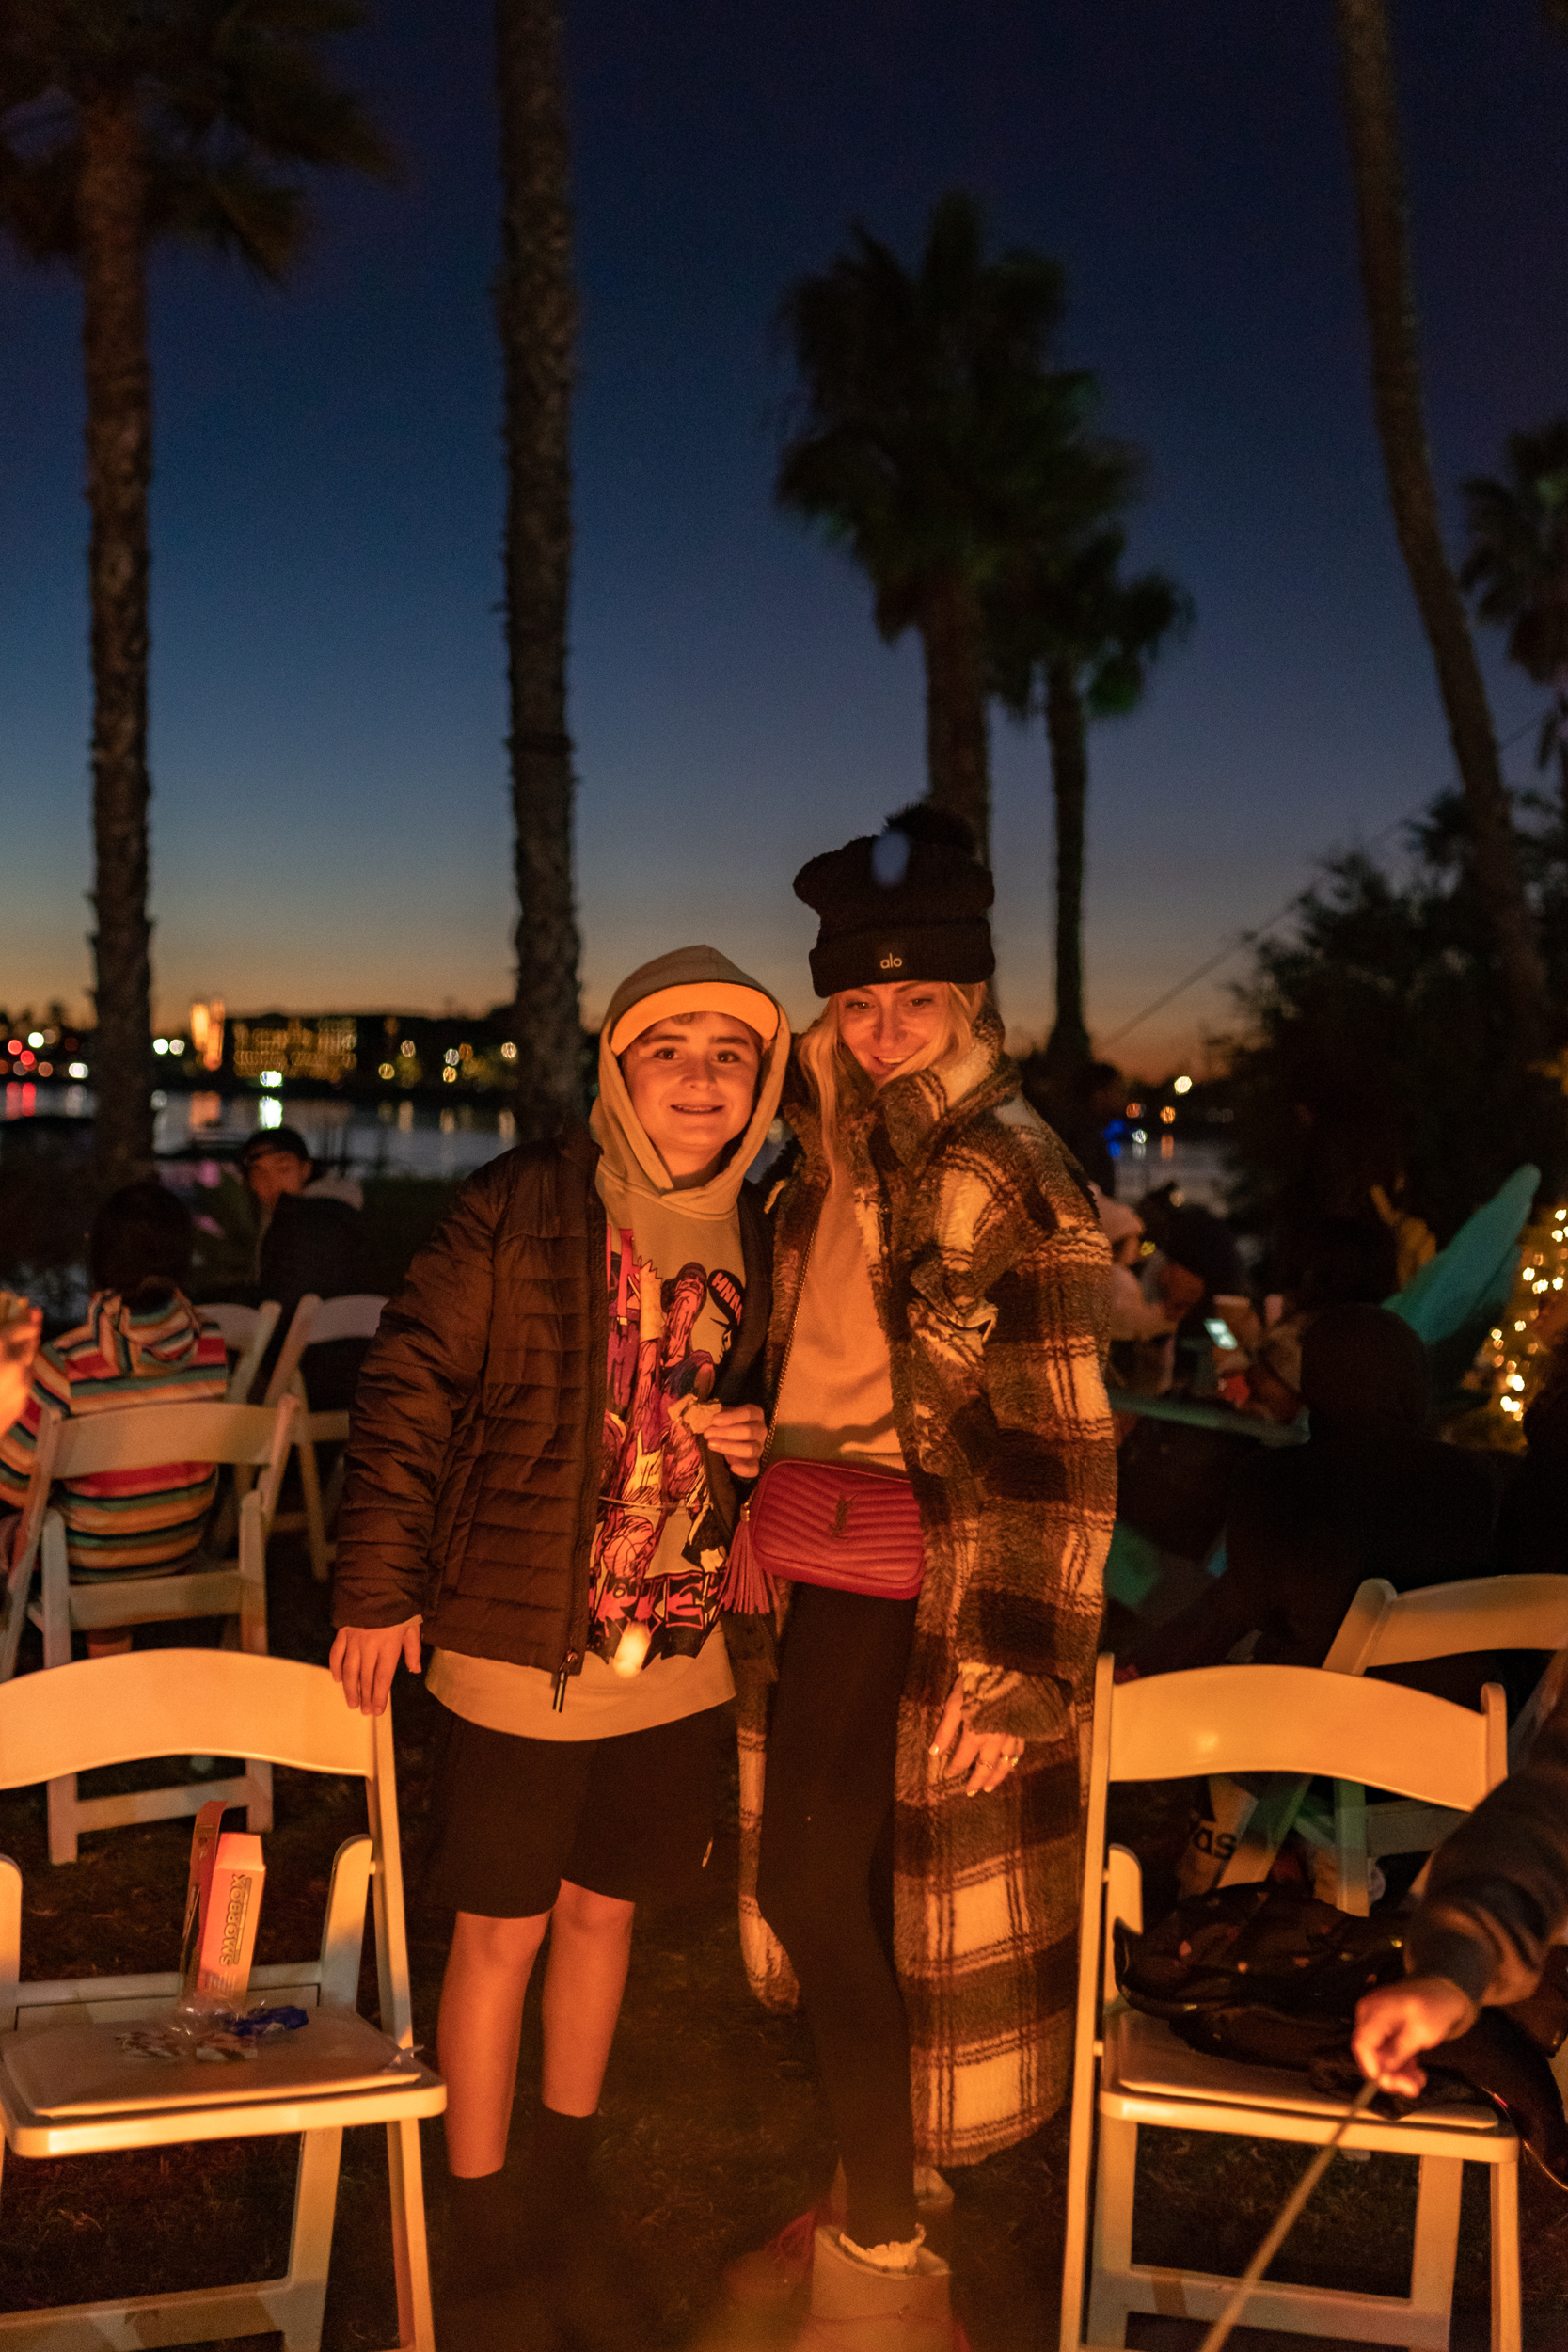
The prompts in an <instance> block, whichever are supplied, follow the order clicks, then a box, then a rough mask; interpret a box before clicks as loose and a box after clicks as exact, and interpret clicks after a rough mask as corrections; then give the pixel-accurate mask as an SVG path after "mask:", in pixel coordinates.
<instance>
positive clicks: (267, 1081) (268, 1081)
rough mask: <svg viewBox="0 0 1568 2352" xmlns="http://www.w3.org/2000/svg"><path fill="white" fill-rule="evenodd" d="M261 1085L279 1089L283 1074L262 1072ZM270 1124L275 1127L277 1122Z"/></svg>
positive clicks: (271, 1071)
mask: <svg viewBox="0 0 1568 2352" xmlns="http://www.w3.org/2000/svg"><path fill="white" fill-rule="evenodd" d="M282 1083H283V1073H282V1072H281V1070H263V1071H262V1072H261V1084H262V1085H263V1086H264V1087H280V1086H281V1085H282ZM270 1123H271V1124H273V1125H276V1124H277V1121H276V1120H273V1121H272V1122H270Z"/></svg>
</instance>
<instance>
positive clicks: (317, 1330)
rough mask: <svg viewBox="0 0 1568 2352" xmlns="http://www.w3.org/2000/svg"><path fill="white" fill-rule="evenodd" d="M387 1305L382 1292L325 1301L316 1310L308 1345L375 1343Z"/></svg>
mask: <svg viewBox="0 0 1568 2352" xmlns="http://www.w3.org/2000/svg"><path fill="white" fill-rule="evenodd" d="M386 1304H387V1301H386V1298H385V1296H384V1295H383V1294H382V1293H381V1292H380V1291H350V1292H348V1293H346V1294H345V1295H344V1296H343V1297H341V1298H324V1299H323V1300H322V1302H321V1305H320V1306H319V1307H318V1308H317V1309H316V1319H315V1321H314V1323H313V1324H312V1325H311V1327H310V1337H309V1346H311V1347H321V1346H324V1345H325V1343H326V1342H327V1341H328V1340H373V1339H374V1337H375V1335H376V1331H377V1329H378V1328H379V1327H380V1323H381V1310H382V1309H383V1307H385V1305H386Z"/></svg>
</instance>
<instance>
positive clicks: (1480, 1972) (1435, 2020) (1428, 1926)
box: [1354, 1651, 1568, 2098]
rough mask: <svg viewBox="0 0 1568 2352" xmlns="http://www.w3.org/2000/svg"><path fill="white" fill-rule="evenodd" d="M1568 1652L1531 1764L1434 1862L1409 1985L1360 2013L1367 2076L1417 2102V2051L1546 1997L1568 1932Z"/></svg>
mask: <svg viewBox="0 0 1568 2352" xmlns="http://www.w3.org/2000/svg"><path fill="white" fill-rule="evenodd" d="M1565 1665H1568V1654H1565V1653H1563V1652H1561V1651H1560V1652H1559V1653H1558V1658H1557V1661H1556V1663H1555V1665H1554V1666H1553V1667H1552V1668H1551V1669H1549V1671H1550V1672H1551V1673H1552V1674H1553V1675H1554V1676H1556V1677H1560V1684H1559V1690H1558V1693H1557V1699H1556V1704H1555V1705H1554V1706H1553V1707H1552V1708H1550V1711H1549V1712H1548V1713H1547V1715H1546V1717H1545V1720H1544V1723H1543V1724H1542V1726H1541V1729H1540V1731H1539V1732H1538V1733H1537V1735H1536V1739H1535V1743H1534V1745H1533V1746H1532V1747H1531V1749H1530V1752H1529V1755H1528V1758H1527V1759H1526V1761H1525V1763H1524V1764H1523V1765H1521V1766H1520V1768H1519V1770H1518V1771H1517V1772H1512V1773H1511V1774H1510V1775H1509V1777H1508V1779H1507V1780H1504V1781H1499V1782H1498V1784H1497V1788H1494V1789H1493V1791H1492V1793H1491V1795H1490V1796H1489V1797H1486V1798H1484V1799H1483V1800H1482V1802H1481V1804H1478V1805H1477V1807H1476V1809H1475V1811H1474V1812H1473V1813H1471V1814H1468V1815H1467V1816H1466V1817H1465V1820H1463V1821H1461V1823H1460V1824H1459V1827H1458V1828H1457V1829H1456V1830H1455V1831H1454V1833H1453V1836H1451V1837H1449V1838H1446V1839H1445V1840H1444V1842H1443V1844H1442V1845H1441V1846H1439V1847H1438V1849H1437V1851H1436V1852H1435V1853H1434V1854H1433V1858H1432V1865H1431V1874H1430V1876H1429V1878H1428V1880H1427V1888H1426V1893H1425V1894H1424V1896H1423V1897H1422V1899H1421V1901H1420V1905H1419V1907H1418V1910H1417V1912H1416V1914H1415V1916H1414V1917H1413V1918H1412V1919H1411V1921H1410V1924H1409V1926H1408V1928H1407V1929H1406V1931H1405V1938H1404V1961H1405V1966H1406V1968H1407V1969H1408V1970H1409V1972H1410V1973H1409V1975H1408V1976H1407V1977H1406V1978H1405V1980H1404V1982H1403V1983H1402V1984H1386V1985H1380V1986H1379V1987H1378V1989H1377V1991H1376V1992H1374V1993H1369V1994H1367V1996H1366V1998H1365V1999H1364V2000H1362V2001H1361V2002H1360V2003H1359V2004H1358V2006H1357V2008H1356V2011H1355V2034H1354V2050H1355V2055H1356V2058H1357V2059H1358V2060H1359V2062H1360V2066H1361V2071H1362V2073H1363V2074H1370V2075H1373V2076H1375V2077H1376V2079H1377V2081H1378V2082H1379V2083H1380V2084H1381V2085H1382V2087H1383V2089H1384V2090H1392V2091H1397V2092H1399V2093H1400V2094H1401V2095H1402V2097H1404V2098H1414V2097H1415V2095H1416V2093H1417V2092H1418V2090H1420V2088H1421V2086H1422V2083H1423V2082H1424V2081H1425V2076H1424V2075H1423V2074H1422V2072H1421V2070H1420V2068H1419V2067H1418V2065H1416V2064H1415V2062H1414V2061H1415V2058H1416V2056H1417V2053H1418V2051H1421V2050H1431V2049H1434V2048H1435V2047H1436V2046H1437V2044H1438V2043H1439V2042H1449V2041H1451V2040H1452V2039H1453V2037H1454V2036H1455V2035H1456V2034H1461V2033H1465V2032H1466V2031H1467V2030H1468V2028H1469V2027H1470V2026H1472V2025H1474V2023H1475V2020H1476V2012H1477V2010H1481V2009H1488V2008H1497V2007H1499V2006H1500V2005H1502V2004H1504V2003H1506V2002H1510V2001H1522V2000H1524V1999H1526V1998H1527V1997H1528V1994H1531V1993H1533V1992H1534V1991H1535V1988H1536V1985H1537V1984H1538V1983H1539V1981H1540V1978H1541V1971H1542V1968H1543V1966H1544V1963H1545V1958H1546V1947H1547V1946H1548V1945H1549V1944H1555V1943H1558V1942H1560V1940H1561V1938H1562V1934H1563V1930H1564V1928H1565V1927H1568V1675H1565V1674H1564V1673H1563V1669H1564V1666H1565Z"/></svg>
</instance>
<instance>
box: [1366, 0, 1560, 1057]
mask: <svg viewBox="0 0 1568 2352" xmlns="http://www.w3.org/2000/svg"><path fill="white" fill-rule="evenodd" d="M1338 22H1339V45H1340V61H1341V67H1342V72H1343V84H1344V93H1345V112H1346V117H1347V120H1348V124H1349V130H1350V149H1351V168H1352V173H1353V177H1354V183H1355V202H1356V215H1357V224H1358V230H1359V240H1360V256H1361V283H1362V291H1363V294H1364V296H1365V300H1366V309H1367V325H1368V330H1369V333H1370V341H1371V358H1372V401H1373V406H1374V408H1375V411H1376V415H1377V429H1378V436H1379V438H1380V439H1381V441H1382V444H1383V462H1384V467H1385V469H1386V474H1387V479H1388V496H1389V501H1390V503H1391V504H1392V507H1393V510H1394V527H1395V530H1396V532H1398V534H1399V542H1400V548H1401V551H1402V554H1403V556H1404V562H1405V568H1406V570H1407V571H1408V573H1409V575H1410V584H1411V587H1412V588H1413V590H1414V591H1415V596H1416V603H1417V606H1418V610H1419V612H1420V616H1421V626H1422V628H1424V629H1425V631H1426V635H1427V641H1428V643H1429V644H1430V645H1431V647H1432V653H1433V661H1434V662H1435V664H1436V668H1437V683H1438V689H1439V691H1440V692H1441V694H1442V697H1443V708H1444V711H1445V713H1446V714H1447V717H1448V723H1449V739H1450V740H1451V742H1452V744H1453V752H1454V758H1455V760H1456V761H1457V763H1458V767H1459V774H1460V781H1461V783H1462V784H1463V786H1464V789H1465V801H1466V803H1467V804H1468V808H1469V812H1470V823H1471V829H1472V857H1473V870H1474V873H1475V879H1476V887H1477V890H1478V893H1479V895H1480V897H1481V904H1482V906H1483V907H1484V909H1485V911H1486V916H1487V920H1488V922H1489V924H1490V927H1491V930H1492V935H1493V942H1494V946H1495V950H1496V953H1497V964H1498V969H1499V972H1500V974H1501V977H1502V982H1503V989H1504V992H1505V994H1506V997H1507V1002H1508V1010H1509V1015H1510V1020H1511V1023H1512V1026H1513V1049H1514V1052H1515V1054H1516V1057H1517V1059H1518V1062H1519V1064H1520V1067H1521V1069H1528V1066H1529V1065H1530V1064H1531V1063H1532V1062H1535V1061H1537V1060H1539V1059H1540V1057H1542V1056H1543V1055H1544V1053H1545V1051H1546V1043H1547V1026H1548V1021H1547V1006H1546V973H1545V966H1544V962H1543V961H1542V957H1541V953H1540V950H1539V947H1538V946H1537V944H1536V936H1535V925H1534V922H1533V920H1532V918H1531V914H1530V909H1529V903H1528V899H1527V898H1526V897H1525V890H1524V884H1523V882H1522V880H1521V877H1520V872H1519V859H1518V850H1517V843H1516V840H1515V836H1514V832H1513V819H1512V817H1511V815H1510V812H1509V805H1508V796H1507V793H1506V791H1505V789H1504V786H1503V778H1502V765H1501V762H1500V760H1499V759H1498V756H1497V737H1496V734H1495V733H1494V730H1493V725H1492V713H1491V710H1490V708H1489V707H1488V705H1487V700H1486V689H1485V686H1484V684H1483V682H1482V679H1481V665H1480V663H1479V662H1478V661H1477V660H1476V649H1475V644H1474V642H1473V641H1472V639H1471V636H1470V630H1469V624H1468V622H1467V620H1466V617H1465V607H1464V604H1463V602H1462V601H1461V598H1460V594H1459V588H1458V584H1457V582H1456V581H1455V579H1454V576H1453V573H1452V571H1451V570H1450V568H1449V561H1448V556H1447V553H1446V551H1445V549H1444V546H1443V534H1442V528H1441V524H1440V522H1439V518H1438V512H1437V496H1436V492H1435V489H1434V488H1433V479H1432V460H1431V454H1430V452H1429V450H1428V447H1427V437H1426V421H1425V416H1424V414H1423V409H1422V402H1421V376H1420V357H1419V352H1418V344H1417V336H1416V305H1415V297H1414V294H1413V291H1412V286H1411V276H1410V252H1409V241H1408V234H1407V225H1406V206H1405V192H1404V173H1403V167H1402V162H1401V156H1400V140H1399V119H1398V113H1397V108H1396V103H1395V94H1394V72H1393V60H1392V56H1391V52H1390V46H1389V39H1388V18H1387V9H1386V0H1338Z"/></svg>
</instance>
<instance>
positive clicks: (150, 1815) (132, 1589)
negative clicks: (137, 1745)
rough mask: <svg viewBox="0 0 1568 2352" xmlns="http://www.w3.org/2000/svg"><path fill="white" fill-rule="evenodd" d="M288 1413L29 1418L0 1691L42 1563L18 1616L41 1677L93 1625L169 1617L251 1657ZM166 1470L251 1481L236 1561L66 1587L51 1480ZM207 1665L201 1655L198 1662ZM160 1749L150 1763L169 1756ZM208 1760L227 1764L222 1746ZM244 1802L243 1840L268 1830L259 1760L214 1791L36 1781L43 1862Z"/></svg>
mask: <svg viewBox="0 0 1568 2352" xmlns="http://www.w3.org/2000/svg"><path fill="white" fill-rule="evenodd" d="M295 1410H296V1407H295V1405H294V1401H293V1398H292V1397H286V1398H285V1399H284V1400H283V1403H282V1404H281V1405H279V1406H261V1405H128V1406H124V1407H123V1408H122V1409H121V1410H119V1411H117V1412H107V1413H93V1414H88V1415H85V1416H84V1417H83V1418H82V1419H81V1420H79V1421H77V1420H68V1419H62V1417H61V1416H60V1415H59V1414H58V1413H56V1412H55V1411H53V1410H52V1409H50V1408H49V1407H47V1406H46V1407H45V1408H44V1411H43V1413H42V1415H41V1417H40V1426H39V1436H38V1450H37V1454H36V1455H35V1457H34V1464H33V1477H32V1484H31V1486H29V1488H28V1494H27V1504H26V1508H25V1510H24V1514H23V1520H22V1528H21V1533H20V1536H19V1540H18V1554H17V1559H16V1562H15V1565H13V1567H12V1569H11V1572H10V1578H9V1584H8V1593H7V1610H8V1617H7V1624H6V1629H5V1638H4V1647H3V1650H0V1680H4V1679H6V1678H8V1677H9V1676H10V1675H11V1674H12V1673H13V1671H14V1668H15V1663H16V1644H17V1640H18V1639H19V1638H20V1634H21V1623H22V1614H23V1610H24V1606H25V1604H26V1595H27V1587H28V1583H29V1581H30V1579H31V1576H32V1570H33V1562H34V1559H35V1558H38V1559H40V1561H41V1565H42V1574H41V1578H40V1587H41V1596H40V1600H39V1601H37V1602H35V1603H34V1604H33V1605H32V1606H31V1607H30V1608H28V1609H27V1614H28V1615H29V1616H30V1617H31V1618H32V1620H33V1622H34V1623H35V1624H36V1625H39V1626H40V1627H41V1628H42V1630H43V1662H44V1666H45V1668H46V1669H50V1670H53V1669H55V1668H57V1667H61V1666H68V1665H69V1664H70V1663H71V1635H72V1633H76V1632H82V1633H86V1632H91V1631H94V1630H95V1629H98V1628H100V1627H106V1626H136V1625H164V1624H168V1623H171V1622H173V1621H175V1620H177V1619H179V1618H182V1617H227V1618H228V1619H230V1637H231V1638H232V1639H233V1640H234V1641H235V1642H237V1644H238V1645H239V1647H240V1648H241V1649H242V1650H247V1651H249V1652H251V1653H252V1654H255V1655H261V1654H264V1653H265V1650H266V1646H267V1583H266V1537H267V1528H268V1523H269V1520H270V1518H271V1514H272V1511H273V1509H274V1507H275V1505H276V1503H277V1489H278V1486H279V1485H280V1484H281V1482H282V1477H283V1465H284V1462H285V1461H286V1459H287V1457H288V1450H289V1436H290V1430H291V1427H292V1425H293V1417H294V1413H295ZM166 1462H232V1463H236V1464H239V1465H242V1466H244V1467H245V1469H248V1470H256V1469H260V1470H261V1473H262V1475H261V1483H260V1485H259V1486H256V1487H255V1488H254V1489H253V1490H252V1491H251V1492H250V1493H249V1494H247V1495H246V1496H245V1500H244V1502H242V1503H241V1506H240V1514H239V1549H238V1552H237V1554H236V1556H235V1558H234V1559H233V1560H231V1561H228V1562H223V1563H214V1562H211V1561H207V1560H204V1559H202V1557H201V1556H200V1555H199V1554H198V1556H197V1558H196V1560H195V1561H194V1562H193V1564H192V1565H191V1566H190V1567H189V1568H185V1569H182V1570H180V1571H179V1572H177V1573H176V1574H174V1575H172V1576H143V1577H138V1576H119V1577H113V1578H105V1579H104V1580H103V1581H102V1582H99V1583H72V1581H71V1568H70V1561H69V1555H68V1550H67V1539H66V1528H65V1521H64V1519H63V1518H61V1516H60V1513H59V1512H58V1511H57V1510H51V1509H50V1508H49V1507H48V1502H49V1491H50V1487H51V1486H52V1485H53V1483H54V1481H55V1479H57V1478H86V1477H89V1476H91V1475H93V1474H94V1473H96V1472H98V1471H102V1470H155V1469H157V1468H158V1467H159V1466H160V1465H161V1464H163V1463H166ZM207 1654H209V1655H210V1653H207ZM172 1752H173V1751H172V1750H171V1749H169V1748H165V1749H162V1750H159V1749H154V1750H153V1751H152V1753H153V1754H154V1755H158V1754H165V1755H166V1754H170V1753H172ZM215 1753H217V1754H219V1755H230V1756H231V1755H233V1754H235V1753H236V1751H235V1749H234V1747H233V1745H232V1743H231V1742H220V1744H219V1746H218V1748H217V1750H216V1751H215ZM214 1797H221V1798H222V1799H223V1801H224V1803H225V1804H236V1805H238V1804H243V1805H244V1806H245V1808H246V1820H247V1823H248V1826H249V1827H250V1828H251V1829H252V1830H253V1831H260V1830H263V1829H270V1828H271V1827H272V1772H271V1768H270V1766H268V1765H267V1764H266V1763H265V1762H264V1761H263V1760H261V1759H258V1760H255V1761H253V1762H251V1763H249V1764H247V1766H246V1769H245V1772H242V1773H239V1774H236V1775H233V1776H231V1777H230V1778H229V1779H226V1780H198V1781H189V1782H183V1783H179V1784H176V1785H175V1786H173V1787H169V1788H146V1789H138V1790H134V1791H132V1792H131V1793H129V1794H125V1795H120V1796H113V1797H83V1796H82V1795H81V1794H80V1792H79V1790H78V1788H77V1784H76V1775H75V1774H74V1773H71V1774H68V1775H65V1776H63V1777H60V1778H51V1779H50V1782H49V1857H50V1860H51V1861H52V1862H74V1861H75V1859H76V1841H77V1839H78V1837H79V1836H80V1835H81V1833H82V1832H83V1831H84V1830H88V1829H123V1828H126V1827H128V1826H129V1825H130V1824H131V1823H133V1822H135V1821H161V1820H168V1819H169V1818H170V1817H171V1816H176V1815H180V1814H191V1813H195V1812H197V1811H198V1809H199V1807H200V1806H201V1805H203V1804H206V1803H207V1802H208V1801H209V1799H211V1798H214Z"/></svg>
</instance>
